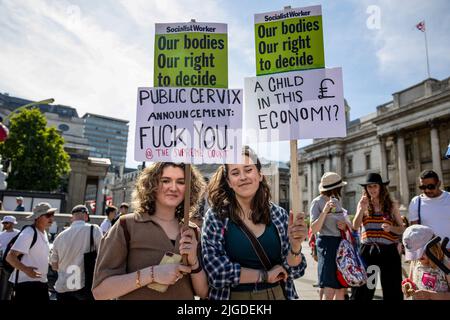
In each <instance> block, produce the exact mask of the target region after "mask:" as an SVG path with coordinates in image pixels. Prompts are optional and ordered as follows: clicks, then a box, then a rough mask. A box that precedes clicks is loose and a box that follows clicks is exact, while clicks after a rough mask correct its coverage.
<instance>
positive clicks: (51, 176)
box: [0, 108, 70, 191]
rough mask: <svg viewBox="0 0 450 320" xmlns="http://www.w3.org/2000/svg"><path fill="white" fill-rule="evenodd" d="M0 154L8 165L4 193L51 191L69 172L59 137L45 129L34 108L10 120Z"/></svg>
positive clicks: (62, 140) (55, 188) (38, 113)
mask: <svg viewBox="0 0 450 320" xmlns="http://www.w3.org/2000/svg"><path fill="white" fill-rule="evenodd" d="M0 154H1V155H2V158H3V159H9V160H10V161H11V164H12V170H11V172H10V174H9V176H8V179H7V181H8V189H16V190H35V191H55V190H57V189H58V187H59V186H60V184H61V181H62V179H63V178H64V176H65V175H67V174H68V173H69V171H70V165H69V159H70V157H69V155H68V154H67V152H66V151H65V150H64V139H63V137H61V136H60V134H59V133H58V132H57V131H56V129H55V128H53V127H52V128H47V120H46V119H45V117H44V115H43V114H42V113H41V111H40V110H39V109H36V108H35V109H31V110H30V109H25V110H22V111H21V112H18V113H17V114H15V115H14V116H12V117H11V119H10V124H9V137H8V139H7V140H6V141H5V142H3V143H0Z"/></svg>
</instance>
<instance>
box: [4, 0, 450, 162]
mask: <svg viewBox="0 0 450 320" xmlns="http://www.w3.org/2000/svg"><path fill="white" fill-rule="evenodd" d="M317 4H321V5H322V14H323V25H324V45H325V61H326V66H327V67H342V68H343V76H344V95H345V97H346V99H347V101H348V103H349V105H350V107H351V119H355V118H358V117H361V116H364V115H366V114H369V113H372V112H375V110H376V106H377V105H380V104H382V103H385V102H387V101H389V100H391V98H392V97H391V94H392V93H394V92H396V91H399V90H402V89H404V88H407V87H409V86H411V85H413V84H415V83H418V82H420V81H422V80H424V79H425V78H426V77H427V74H426V60H425V47H424V37H423V33H422V32H420V31H418V30H417V29H416V28H415V25H416V24H417V23H418V22H419V21H421V20H425V21H426V28H427V37H428V47H429V56H430V70H431V76H432V77H434V78H436V79H444V78H447V77H449V76H450V36H449V35H450V1H448V0H430V1H423V0H396V1H387V0H370V1H369V0H341V1H338V0H335V1H321V2H318V1H292V2H286V1H274V0H271V1H269V0H266V1H263V0H259V1H257V0H254V1H245V0H240V1H234V0H233V1H224V0H182V1H181V0H179V1H168V0H164V1H162V0H159V1H149V0H116V1H112V0H110V1H108V0H102V1H87V0H81V1H45V0H33V1H31V0H0V43H1V49H0V92H2V93H4V92H8V93H9V94H10V95H12V96H18V97H23V98H28V99H30V100H41V99H47V98H50V97H52V98H54V99H55V103H57V104H64V105H70V106H72V107H75V108H76V109H77V110H78V113H79V114H80V116H81V115H83V114H84V113H86V112H92V113H98V114H104V115H108V116H112V117H118V118H123V119H127V120H129V121H130V135H129V140H128V141H129V143H128V144H129V147H128V152H127V165H128V166H136V164H137V163H136V162H134V161H133V148H134V122H135V116H136V111H135V108H136V105H135V101H136V91H137V87H139V86H151V85H153V80H152V75H153V41H154V24H155V23H157V22H185V21H189V20H190V19H191V18H195V19H196V20H197V21H199V22H202V21H203V22H222V23H227V24H228V42H229V86H230V88H243V86H244V77H249V76H254V75H255V52H254V35H253V14H255V13H262V12H268V11H276V10H280V9H282V8H283V7H284V6H286V5H290V6H292V7H293V8H297V7H304V6H308V5H317ZM370 9H372V11H370ZM368 10H369V13H368ZM373 10H375V11H373ZM374 12H375V15H374ZM378 13H379V15H377V14H378ZM376 16H379V20H375V21H376V22H377V23H376V24H373V23H372V24H369V25H368V24H367V22H368V21H369V22H373V21H374V20H373V17H376ZM378 22H379V23H378ZM304 143H307V142H303V144H304ZM263 149H264V148H263ZM267 150H268V148H267V149H266V151H264V150H261V152H262V156H264V157H268V158H269V157H270V158H272V159H274V160H287V155H288V153H287V152H286V150H288V144H287V143H280V144H276V145H275V146H273V145H272V146H271V147H270V150H271V151H270V152H268V151H267ZM274 151H275V152H274ZM276 151H278V152H276Z"/></svg>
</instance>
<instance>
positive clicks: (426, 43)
mask: <svg viewBox="0 0 450 320" xmlns="http://www.w3.org/2000/svg"><path fill="white" fill-rule="evenodd" d="M423 34H424V36H425V51H426V54H427V72H428V78H431V76H430V62H429V60H428V41H427V29H426V28H425V30H424V33H423Z"/></svg>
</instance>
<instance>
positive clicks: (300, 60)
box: [255, 6, 325, 75]
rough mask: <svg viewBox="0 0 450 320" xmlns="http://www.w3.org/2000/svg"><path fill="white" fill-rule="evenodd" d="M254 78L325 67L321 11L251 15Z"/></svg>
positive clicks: (315, 7)
mask: <svg viewBox="0 0 450 320" xmlns="http://www.w3.org/2000/svg"><path fill="white" fill-rule="evenodd" d="M255 51H256V75H265V74H273V73H277V72H286V71H295V70H305V69H316V68H323V67H325V58H324V50H323V31H322V8H321V6H312V7H305V8H295V9H289V10H282V11H274V12H266V13H261V14H255Z"/></svg>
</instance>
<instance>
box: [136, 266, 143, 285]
mask: <svg viewBox="0 0 450 320" xmlns="http://www.w3.org/2000/svg"><path fill="white" fill-rule="evenodd" d="M140 287H142V284H141V270H138V271H136V288H140Z"/></svg>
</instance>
